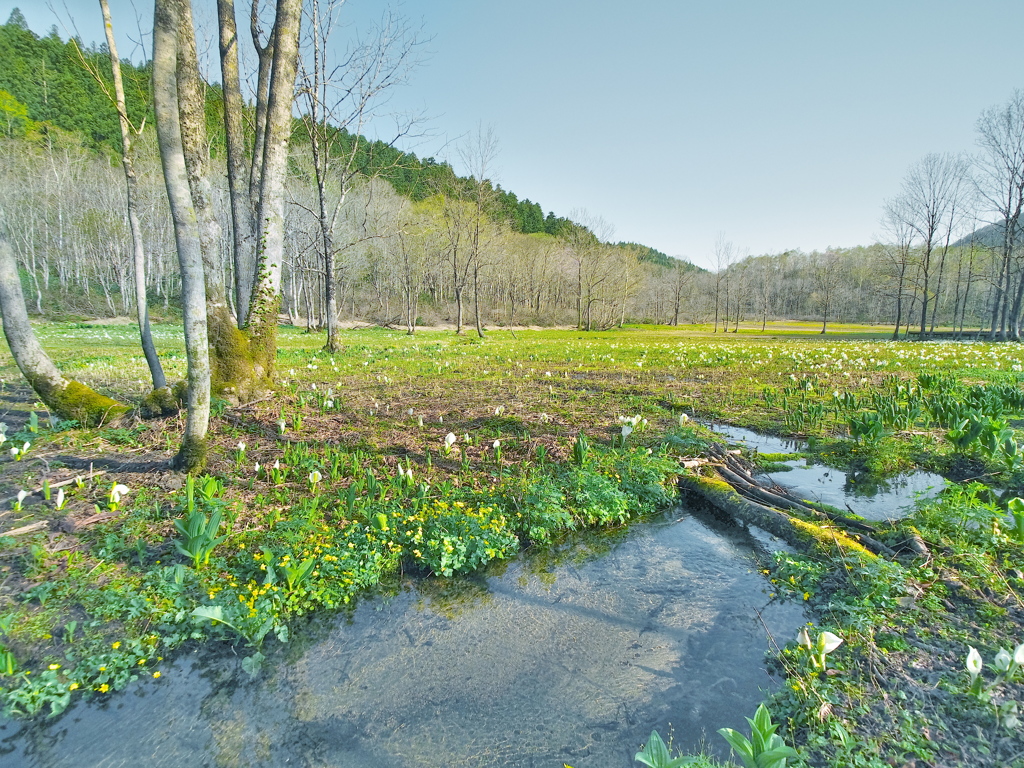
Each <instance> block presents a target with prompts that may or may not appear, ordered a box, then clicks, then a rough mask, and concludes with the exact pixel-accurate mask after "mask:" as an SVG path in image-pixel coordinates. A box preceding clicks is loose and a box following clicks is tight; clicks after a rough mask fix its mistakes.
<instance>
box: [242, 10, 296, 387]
mask: <svg viewBox="0 0 1024 768" xmlns="http://www.w3.org/2000/svg"><path fill="white" fill-rule="evenodd" d="M301 20H302V0H277V13H276V16H275V18H274V31H273V33H272V35H273V49H274V50H273V63H272V66H271V73H270V82H269V84H268V88H267V109H266V136H265V138H264V140H263V163H262V168H261V173H260V195H259V214H258V216H257V224H258V227H259V230H258V232H259V238H258V241H257V258H256V263H257V275H256V286H255V288H254V290H253V295H252V303H251V304H250V306H249V322H248V325H247V331H248V336H249V351H250V353H251V356H252V364H253V370H254V373H255V374H256V376H257V377H260V378H265V379H267V380H268V381H269V380H270V378H271V377H272V375H273V372H274V364H275V362H276V359H277V315H278V312H279V311H280V306H281V272H282V266H283V264H284V202H285V200H284V197H285V173H286V171H287V166H288V145H289V140H290V138H291V131H292V104H293V102H294V97H295V78H296V75H297V73H298V58H299V27H300V23H301Z"/></svg>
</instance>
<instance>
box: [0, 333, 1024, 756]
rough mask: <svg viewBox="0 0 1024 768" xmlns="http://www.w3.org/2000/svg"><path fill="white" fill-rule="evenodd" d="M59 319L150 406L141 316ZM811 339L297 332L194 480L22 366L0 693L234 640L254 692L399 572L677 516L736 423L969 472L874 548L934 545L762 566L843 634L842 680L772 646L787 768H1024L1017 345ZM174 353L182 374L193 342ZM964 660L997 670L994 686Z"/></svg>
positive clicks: (144, 431) (173, 437)
mask: <svg viewBox="0 0 1024 768" xmlns="http://www.w3.org/2000/svg"><path fill="white" fill-rule="evenodd" d="M37 330H38V332H39V335H40V338H41V340H42V343H43V345H44V347H46V348H47V350H48V351H50V352H51V354H52V355H53V357H54V359H55V361H56V362H57V364H58V365H59V366H61V367H62V368H63V370H64V371H65V373H66V374H67V375H70V376H73V377H75V378H79V379H81V380H83V381H85V382H86V383H89V384H90V385H92V386H94V387H95V388H97V389H99V390H100V391H102V392H104V393H105V394H110V395H112V396H114V397H117V398H119V399H126V400H132V399H137V398H139V397H140V396H142V395H143V394H145V392H146V380H147V371H146V367H145V362H144V359H143V357H142V355H141V352H140V351H139V349H138V343H137V340H136V335H135V331H134V329H133V328H132V327H131V326H123V325H121V326H104V325H96V324H78V325H66V324H65V325H59V324H47V325H40V326H39V327H38V328H37ZM818 330H820V326H815V325H814V324H806V326H805V325H804V324H797V323H788V324H785V325H778V326H775V327H771V328H769V333H767V334H761V333H760V332H759V329H756V330H755V329H745V328H741V330H740V333H738V334H731V333H730V334H722V333H719V334H712V333H709V332H708V329H707V328H699V329H697V328H692V329H665V328H651V327H635V328H626V329H622V330H616V331H612V332H600V333H580V332H577V331H565V330H561V331H527V330H523V331H516V332H515V333H513V332H512V331H507V330H498V331H493V332H490V333H489V334H488V335H487V338H486V339H485V340H482V341H481V340H477V339H474V338H470V337H456V336H454V335H453V334H451V333H450V332H440V331H431V332H421V333H417V334H416V335H415V336H413V337H410V336H407V335H405V334H404V333H401V332H398V331H391V330H385V329H365V330H351V331H345V332H344V333H343V334H342V340H343V343H344V344H345V349H344V351H343V352H342V353H340V354H337V355H334V356H328V355H326V354H324V353H323V352H321V351H320V349H321V347H322V346H323V343H324V338H323V336H322V335H318V334H307V333H303V332H301V331H300V330H298V329H293V328H282V329H281V333H280V353H279V357H278V378H279V381H280V389H279V391H278V392H277V393H276V394H275V396H273V397H268V398H266V399H264V400H261V401H258V402H256V403H250V404H245V405H243V406H231V405H230V404H228V403H226V402H222V401H218V402H215V404H214V413H215V416H214V423H213V441H214V448H213V450H212V452H211V462H210V465H209V467H208V469H207V474H206V475H204V476H203V477H200V478H197V479H195V480H194V481H189V482H188V483H186V482H185V481H184V479H183V478H182V477H180V476H178V475H175V474H173V473H171V472H169V471H168V470H167V467H166V463H167V460H168V459H169V458H170V456H171V455H173V452H174V451H175V449H176V447H177V445H178V442H179V440H180V437H181V430H182V424H181V421H180V420H179V419H169V420H164V421H153V422H126V423H124V424H119V425H116V426H113V427H107V428H103V429H98V430H79V429H76V428H75V427H74V425H71V424H66V423H59V422H58V423H53V422H51V420H50V419H49V418H47V414H46V412H45V410H44V409H42V408H41V407H39V406H36V405H34V398H33V397H32V396H31V393H30V392H29V391H28V390H27V389H26V387H25V386H24V383H23V381H22V379H21V377H20V374H19V373H18V371H17V369H16V367H15V366H14V365H13V362H12V361H11V359H10V356H9V355H8V354H7V353H6V350H4V352H3V354H2V355H0V379H2V382H3V390H2V396H3V398H4V402H5V408H6V410H7V412H6V415H5V416H4V417H3V418H2V420H3V421H5V422H6V423H7V425H8V426H7V442H6V443H5V445H4V447H5V448H9V447H12V446H13V447H14V448H16V449H18V450H17V452H16V454H5V456H9V457H10V458H8V459H7V460H6V461H5V462H4V463H3V466H2V471H0V494H2V496H3V498H4V499H5V501H4V502H2V503H0V507H2V510H3V511H2V513H0V574H2V576H3V579H4V580H3V583H2V587H0V631H2V632H3V635H2V643H3V645H2V646H0V685H2V686H3V692H2V696H3V699H4V701H5V703H6V705H7V707H8V709H9V711H11V712H14V713H16V714H22V715H35V714H46V713H50V712H57V711H60V710H62V709H63V708H64V707H66V706H67V704H68V703H69V702H70V701H71V699H72V698H73V697H74V696H77V695H81V694H83V693H84V694H86V695H109V694H110V692H111V691H114V690H118V689H121V688H123V687H124V686H125V685H127V684H128V683H129V682H130V681H131V680H133V679H136V678H138V677H139V676H141V675H149V676H154V677H155V676H159V675H160V674H162V673H161V662H162V661H163V659H164V658H165V654H170V653H172V652H174V650H175V649H177V648H179V647H181V646H182V645H183V644H185V643H188V642H198V641H206V640H208V639H217V638H223V639H227V640H229V641H231V642H235V643H237V644H238V645H239V646H240V647H244V648H245V649H246V650H245V654H246V662H245V664H246V666H247V668H248V669H250V670H251V671H253V672H254V673H255V672H256V671H257V670H258V668H259V665H260V664H261V663H262V662H263V661H264V653H263V651H264V650H265V643H268V642H269V643H275V642H284V641H286V640H287V638H288V635H289V632H290V627H292V626H294V622H295V621H296V620H297V619H298V618H299V617H301V616H303V615H305V614H308V613H309V612H312V611H320V610H334V609H337V608H338V607H340V606H342V605H344V604H346V603H348V602H349V601H351V600H352V599H353V598H355V597H357V596H358V594H359V593H360V591H361V590H363V589H365V588H366V587H367V586H369V585H372V584H375V583H377V582H378V581H379V580H380V579H382V578H385V577H387V575H388V574H392V573H395V572H397V571H402V572H405V573H414V574H422V575H423V576H428V575H431V574H433V575H439V576H442V577H448V576H452V575H454V574H458V573H465V572H468V571H472V570H474V569H476V568H479V567H481V566H482V565H484V564H486V563H487V562H489V561H491V560H495V559H501V558H506V557H510V556H512V555H514V554H515V553H516V552H518V551H519V550H520V549H521V548H522V547H524V546H543V545H544V544H545V543H546V542H548V541H551V540H552V539H555V538H557V537H560V536H563V535H565V534H566V532H568V531H572V530H576V529H580V528H583V527H593V526H611V525H622V524H625V523H627V522H628V521H629V520H631V519H635V518H637V517H639V516H641V515H643V514H646V513H649V512H653V511H655V510H657V509H659V508H664V507H665V506H666V505H669V504H671V503H672V501H673V498H674V495H675V483H674V480H675V477H676V476H677V475H679V474H680V473H682V472H683V471H684V470H683V469H682V467H681V464H680V461H681V460H685V459H693V458H698V457H700V456H702V455H704V453H705V449H706V446H707V444H708V443H709V442H710V441H712V440H714V439H715V438H713V437H712V436H711V434H710V433H709V432H708V431H707V430H705V429H704V428H703V427H701V426H699V425H697V424H696V423H695V422H697V421H705V422H706V421H709V420H723V421H727V422H729V423H732V424H736V425H740V426H748V427H753V428H756V429H759V430H763V431H766V432H771V433H775V434H786V435H797V436H802V437H807V438H810V440H811V442H810V445H809V449H808V450H809V452H810V455H809V458H810V459H811V460H817V461H824V462H830V463H833V464H836V465H839V466H844V467H851V468H855V469H858V470H861V471H864V472H869V473H872V474H876V475H886V474H891V473H895V472H898V471H905V470H907V469H911V468H914V467H927V468H929V469H932V470H935V471H939V472H941V473H942V474H944V475H945V476H946V477H948V478H950V479H951V480H953V481H955V482H954V483H953V484H951V487H950V489H949V490H948V491H947V492H946V494H945V495H944V496H943V497H942V498H941V499H940V500H938V501H936V502H933V503H931V504H930V505H929V506H926V507H923V508H922V509H921V510H919V511H918V512H917V513H915V514H914V515H912V516H911V517H909V518H907V519H906V520H904V521H901V522H899V523H897V524H894V525H892V526H890V527H888V528H885V529H883V530H880V531H879V532H878V534H877V535H878V537H880V538H881V539H882V540H883V541H887V542H890V543H895V542H898V541H903V540H906V539H907V538H908V537H911V536H916V537H918V538H919V539H920V540H921V541H922V542H923V545H924V548H925V552H926V553H927V555H926V556H921V557H917V558H910V559H906V558H904V559H900V560H897V561H890V560H887V559H883V558H853V557H850V556H849V554H848V553H847V554H836V555H835V556H833V557H828V556H825V555H823V554H822V553H820V552H817V553H816V552H806V553H790V554H780V555H778V556H777V562H776V566H775V568H774V569H771V572H770V573H767V574H765V577H766V579H769V580H771V581H772V582H774V583H775V584H776V585H777V586H776V590H777V596H778V598H779V599H796V600H801V601H805V602H806V603H807V605H808V606H809V608H810V610H811V611H812V613H813V615H814V616H815V627H814V628H812V630H811V638H812V640H814V639H816V638H817V636H818V633H820V632H822V631H826V630H827V631H829V632H832V633H834V634H835V635H836V636H838V637H841V638H842V639H843V640H844V642H843V644H842V645H840V646H839V647H838V649H836V650H835V651H834V652H832V653H831V654H830V655H829V656H828V658H827V659H826V660H825V663H824V664H822V663H821V660H822V659H821V657H820V656H817V655H815V653H813V652H811V651H809V650H807V649H803V648H801V647H800V646H799V645H798V644H796V643H795V642H794V643H791V644H790V646H788V647H787V648H785V649H783V650H782V651H781V652H779V653H777V654H776V655H775V656H774V657H773V659H774V660H773V663H774V664H776V665H778V666H779V668H780V669H781V670H783V671H784V672H785V674H786V675H787V679H788V681H789V684H788V687H787V688H786V689H785V690H784V691H783V693H781V694H779V695H778V696H776V697H775V699H774V700H773V701H771V702H769V708H770V711H771V712H772V714H773V716H774V717H775V719H776V721H781V722H782V724H783V726H782V730H781V731H780V733H782V734H783V735H784V736H785V739H786V741H787V743H789V744H791V745H794V746H796V747H797V748H798V750H799V751H800V754H801V757H800V758H798V759H797V760H796V761H795V762H794V761H791V764H807V765H849V766H883V765H913V764H915V763H914V762H913V761H915V760H917V761H919V762H918V763H916V764H917V765H963V766H968V765H970V766H975V765H993V766H995V765H1024V757H1022V754H1024V744H1022V742H1021V739H1020V731H1019V729H1018V726H1017V723H1016V720H1015V718H1016V715H1015V714H1014V712H1015V710H1014V708H1013V702H1015V701H1019V700H1021V699H1022V698H1024V686H1022V685H1021V678H1020V675H1019V672H1018V670H1017V667H1016V663H1017V662H1016V661H1014V660H1013V658H1012V655H1013V651H1014V650H1015V649H1016V647H1017V644H1018V643H1021V642H1022V641H1024V631H1021V626H1020V624H1021V619H1022V616H1024V614H1022V610H1021V609H1022V603H1021V600H1020V596H1019V590H1020V588H1021V586H1022V584H1024V573H1022V571H1021V570H1020V568H1021V567H1024V566H1022V563H1024V559H1022V557H1021V555H1022V548H1021V542H1022V539H1024V516H1022V521H1021V524H1020V525H1019V526H1018V528H1014V523H1013V518H1011V517H1008V516H1007V504H1008V501H1009V499H1010V498H1011V497H1013V496H1014V495H1015V494H1014V493H1009V494H1005V493H1004V494H1001V495H1000V494H997V493H993V492H992V491H991V490H990V487H996V488H999V489H1010V490H1011V491H1014V490H1017V489H1019V487H1020V485H1021V480H1022V478H1024V470H1022V467H1024V456H1022V455H1021V452H1019V451H1018V450H1017V447H1016V446H1017V443H1016V439H1017V438H1016V435H1017V432H1016V427H1017V425H1018V424H1020V423H1021V422H1020V421H1019V419H1020V418H1021V416H1022V413H1021V412H1022V411H1024V394H1022V390H1021V386H1020V384H1021V382H1022V381H1024V373H1022V365H1024V355H1022V354H1021V348H1020V347H1019V346H1018V345H1013V344H1002V345H995V344H984V343H963V344H958V343H949V342H945V343H941V342H936V343H928V342H924V343H898V344H893V343H888V342H885V341H884V340H883V339H884V338H885V337H887V336H888V335H889V334H890V333H891V330H886V329H884V328H883V329H878V328H866V327H854V326H830V331H832V332H830V333H829V334H827V335H824V336H822V335H820V334H819V333H818V332H817V331H818ZM155 335H156V338H157V343H158V346H159V348H160V350H161V354H162V358H163V360H164V364H165V366H166V369H167V372H168V376H169V378H172V379H173V378H176V377H177V378H180V377H182V376H183V375H184V354H183V347H182V343H181V339H180V332H179V330H178V329H177V328H176V327H172V326H158V327H157V328H156V329H155ZM32 413H34V414H35V416H34V417H32V415H31V414H32ZM627 419H628V420H629V421H625V420H627ZM25 443H28V444H29V445H28V448H27V449H25V448H24V445H25ZM76 478H77V479H76ZM119 485H123V486H124V487H126V488H127V489H128V490H127V491H126V492H123V491H121V490H120V489H119V488H117V486H119ZM58 486H59V487H58ZM19 491H28V492H29V493H28V495H25V496H24V497H23V498H20V499H19ZM58 505H59V506H60V508H59V509H58ZM33 526H36V527H33ZM19 529H20V531H19ZM224 536H226V538H223V539H222V538H221V537H224ZM970 647H975V648H977V649H978V650H979V651H980V652H981V656H982V658H983V659H984V665H985V666H984V667H983V669H982V672H981V674H980V676H979V677H978V678H977V680H980V681H981V683H976V684H975V685H974V687H973V688H972V684H971V676H970V674H969V673H968V672H967V668H966V666H965V664H966V660H967V654H968V649H969V648H970ZM1001 648H1004V649H1007V650H1008V651H1009V652H1010V654H1011V663H1010V664H1009V665H1004V664H1003V661H1002V657H1000V661H999V662H998V663H999V664H1000V665H1003V666H1002V669H1000V668H999V667H995V666H993V665H994V664H995V663H996V654H997V652H998V651H999V650H1000V649H1001ZM1019 653H1020V656H1021V658H1020V659H1019V661H1022V662H1024V649H1022V650H1021V651H1020V652H1019ZM751 714H753V713H751Z"/></svg>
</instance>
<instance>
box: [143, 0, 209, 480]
mask: <svg viewBox="0 0 1024 768" xmlns="http://www.w3.org/2000/svg"><path fill="white" fill-rule="evenodd" d="M187 3H188V0H156V3H155V7H154V11H153V109H154V112H155V114H156V131H157V143H158V144H159V147H160V161H161V164H162V165H163V171H164V184H165V186H166V187H167V199H168V202H169V203H170V208H171V218H172V220H173V222H174V239H175V243H176V245H177V251H178V265H179V267H180V269H181V304H182V315H183V317H184V325H185V355H186V357H187V359H188V397H187V404H188V417H187V419H186V421H185V435H184V437H183V438H182V443H181V448H180V449H179V450H178V454H177V455H176V456H175V457H174V460H173V462H172V464H173V466H174V467H175V468H176V469H181V470H184V471H186V472H198V471H199V470H201V469H202V468H203V466H204V465H205V463H206V433H207V429H208V428H209V422H210V354H209V346H208V340H207V329H206V288H205V284H204V275H203V252H202V245H201V241H200V234H199V221H198V219H197V218H196V212H195V207H194V205H193V202H192V194H191V191H190V189H189V179H188V171H187V170H186V167H185V151H184V148H183V145H182V137H181V124H180V115H179V110H178V84H177V48H178V32H179V29H180V21H181V19H182V17H183V15H184V14H183V6H184V5H186V4H187Z"/></svg>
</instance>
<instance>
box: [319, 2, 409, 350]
mask: <svg viewBox="0 0 1024 768" xmlns="http://www.w3.org/2000/svg"><path fill="white" fill-rule="evenodd" d="M344 2H345V0H323V1H322V0H309V4H308V9H307V15H308V25H307V26H308V30H309V41H308V46H307V51H306V53H305V56H304V57H303V59H302V60H301V62H300V63H301V78H300V80H301V84H302V88H301V93H302V97H303V100H304V101H305V104H306V112H305V114H304V116H303V118H304V121H305V125H306V131H307V133H308V135H309V145H310V150H311V152H312V155H313V172H314V178H315V180H316V188H317V208H316V211H315V212H314V214H315V216H316V219H317V222H318V225H319V229H320V249H321V254H322V258H323V270H324V288H325V291H326V296H325V304H326V308H325V312H326V316H327V346H326V349H327V350H328V351H331V352H335V351H337V350H338V348H339V344H338V339H337V331H338V307H337V298H336V295H335V293H336V275H335V259H336V256H337V251H336V246H335V241H334V229H335V226H336V225H337V222H338V214H339V212H340V211H341V208H342V206H343V205H344V204H345V199H346V197H347V195H348V192H349V190H350V188H351V186H352V181H353V179H354V178H355V177H356V175H357V174H360V173H364V174H365V173H366V172H367V170H368V169H367V168H365V167H361V164H360V163H359V162H358V161H359V160H360V159H362V160H364V161H365V160H367V159H371V160H372V151H371V148H372V147H373V145H372V144H368V143H367V142H365V141H364V139H363V136H362V133H363V130H364V128H365V127H366V124H367V121H368V120H369V119H370V118H371V117H372V116H373V111H374V106H375V104H376V103H378V102H379V101H380V100H381V98H382V96H383V95H384V94H385V92H386V91H387V90H388V89H390V88H392V87H393V86H396V85H399V84H401V83H402V82H404V81H405V78H406V77H407V75H408V72H409V70H410V69H411V67H412V66H414V64H415V59H414V54H415V51H416V50H417V48H418V47H419V46H420V41H419V39H418V37H417V34H416V32H415V31H414V30H412V29H411V28H410V27H409V25H408V23H407V22H405V21H404V20H403V19H401V18H399V17H396V16H395V15H394V14H392V13H391V12H386V13H385V14H384V17H383V19H382V20H381V23H380V25H379V26H378V28H377V29H376V30H375V31H374V33H373V34H371V35H370V36H368V37H366V38H364V39H361V40H357V41H356V42H355V43H354V44H353V45H352V46H351V47H350V48H349V50H348V51H347V53H346V54H345V55H344V56H342V57H341V59H340V61H337V62H335V61H332V55H331V52H332V46H331V45H330V40H331V37H332V34H333V32H334V31H335V29H336V27H337V24H338V17H339V14H340V11H341V9H342V6H343V5H344ZM414 124H415V120H401V121H399V123H398V125H397V126H396V130H395V132H394V135H393V136H392V137H391V139H390V141H388V142H386V146H392V145H394V144H395V142H397V141H398V140H399V139H400V138H402V137H403V136H406V135H408V133H409V132H410V130H411V128H412V126H413V125H414ZM380 170H381V169H379V168H378V169H375V171H374V172H375V173H379V172H380ZM332 181H333V186H334V187H335V189H333V190H332V191H329V189H328V185H329V184H330V183H331V182H332ZM332 194H333V198H334V199H333V201H332V200H330V199H329V198H330V197H331V195H332Z"/></svg>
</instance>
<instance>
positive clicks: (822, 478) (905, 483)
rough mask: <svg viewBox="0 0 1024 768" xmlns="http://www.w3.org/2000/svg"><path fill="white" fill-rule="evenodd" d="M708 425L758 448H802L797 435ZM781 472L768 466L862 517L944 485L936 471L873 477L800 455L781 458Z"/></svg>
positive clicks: (898, 512)
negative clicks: (783, 469)
mask: <svg viewBox="0 0 1024 768" xmlns="http://www.w3.org/2000/svg"><path fill="white" fill-rule="evenodd" d="M714 430H715V431H716V432H718V433H719V434H722V435H725V436H726V437H728V438H729V440H730V441H731V442H733V443H736V444H739V445H742V446H744V447H746V448H748V449H750V450H755V449H756V450H757V451H759V452H760V453H795V452H799V451H801V450H803V448H804V443H803V442H802V441H795V440H786V439H783V438H779V437H773V436H771V435H761V434H758V433H757V432H753V431H752V430H749V429H743V428H741V427H731V426H727V425H714ZM784 463H785V464H786V466H788V467H789V468H790V469H789V471H786V472H774V473H772V472H769V473H767V477H768V478H770V479H771V480H772V481H773V482H775V483H778V484H779V485H781V486H783V487H785V488H789V489H790V490H792V491H793V492H794V493H795V494H796V495H797V496H800V497H801V498H805V499H810V500H812V501H818V502H822V503H825V504H830V505H832V506H833V507H837V508H839V509H848V510H850V511H851V512H853V513H854V514H857V515H860V516H861V517H863V518H865V519H866V520H894V519H898V518H900V517H902V516H904V515H906V514H907V513H908V512H910V511H911V509H912V508H913V506H914V503H915V501H916V500H917V499H918V498H931V497H933V496H937V495H938V494H939V492H940V491H941V490H942V489H943V487H944V486H945V480H944V479H943V478H942V476H941V475H937V474H935V473H933V472H909V473H907V474H903V475H897V476H896V477H890V478H885V479H882V478H879V477H877V476H875V475H869V474H867V473H863V472H849V473H848V472H844V471H843V470H841V469H835V468H834V467H827V466H825V465H823V464H807V463H806V462H805V461H804V460H802V459H799V460H794V461H787V462H784Z"/></svg>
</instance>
